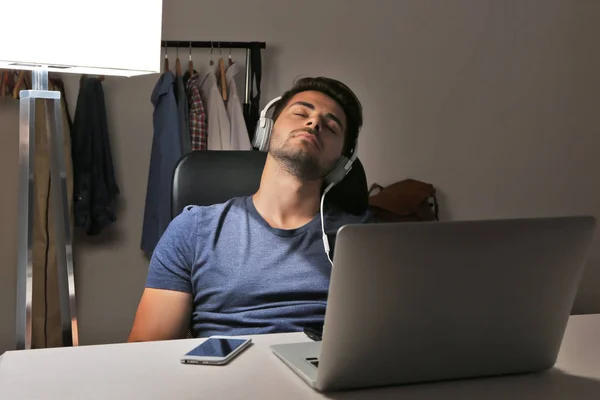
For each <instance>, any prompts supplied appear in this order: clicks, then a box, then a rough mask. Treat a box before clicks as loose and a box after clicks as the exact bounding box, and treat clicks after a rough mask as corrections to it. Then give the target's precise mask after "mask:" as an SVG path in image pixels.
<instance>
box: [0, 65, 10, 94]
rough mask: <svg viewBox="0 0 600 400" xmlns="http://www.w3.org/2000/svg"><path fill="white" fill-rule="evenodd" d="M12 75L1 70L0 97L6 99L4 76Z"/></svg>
mask: <svg viewBox="0 0 600 400" xmlns="http://www.w3.org/2000/svg"><path fill="white" fill-rule="evenodd" d="M8 73H10V71H3V70H0V97H5V95H6V83H5V82H4V76H5V75H6V74H8Z"/></svg>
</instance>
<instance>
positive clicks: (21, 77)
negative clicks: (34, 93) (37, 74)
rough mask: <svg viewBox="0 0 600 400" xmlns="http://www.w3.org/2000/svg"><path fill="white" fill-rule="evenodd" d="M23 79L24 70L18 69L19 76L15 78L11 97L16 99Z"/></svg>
mask: <svg viewBox="0 0 600 400" xmlns="http://www.w3.org/2000/svg"><path fill="white" fill-rule="evenodd" d="M24 80H25V70H24V69H23V70H21V71H19V77H18V78H17V82H16V83H15V86H14V87H13V92H12V96H13V99H18V98H19V92H20V91H21V90H20V89H21V85H23V82H24Z"/></svg>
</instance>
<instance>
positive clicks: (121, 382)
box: [0, 314, 600, 400]
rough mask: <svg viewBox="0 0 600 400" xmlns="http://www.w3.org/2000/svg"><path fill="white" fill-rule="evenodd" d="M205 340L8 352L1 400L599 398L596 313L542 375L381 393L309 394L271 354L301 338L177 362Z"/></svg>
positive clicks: (258, 339) (577, 327) (0, 379)
mask: <svg viewBox="0 0 600 400" xmlns="http://www.w3.org/2000/svg"><path fill="white" fill-rule="evenodd" d="M202 340H203V339H188V340H176V341H165V342H153V343H130V344H114V345H98V346H81V347H76V348H56V349H39V350H28V351H9V352H6V353H5V354H4V355H3V356H1V357H0V399H2V400H9V399H11V400H12V399H48V400H50V399H61V400H62V399H81V400H83V399H103V400H104V399H175V400H181V399H283V400H291V399H317V398H331V399H399V398H402V399H483V398H485V399H503V400H504V399H513V398H514V399H544V400H548V399H561V400H563V399H567V400H571V399H572V400H579V399H594V400H598V399H600V314H595V315H585V316H573V317H571V319H570V321H569V326H568V328H567V333H566V335H565V340H564V341H563V346H562V348H561V352H560V355H559V358H558V362H557V364H556V367H555V368H554V369H553V370H551V371H550V372H548V373H544V374H529V375H519V376H511V377H500V378H486V379H471V380H461V381H454V382H441V383H432V384H419V385H405V386H396V387H389V388H382V389H369V390H360V391H347V392H335V393H329V394H325V395H322V394H320V393H318V392H315V391H313V390H312V389H311V388H310V387H309V386H308V385H306V384H305V383H304V382H303V381H302V380H301V379H300V378H299V377H298V376H297V375H296V374H294V373H293V372H292V371H291V370H290V369H289V368H288V367H287V366H285V365H284V364H283V363H282V362H281V361H280V360H279V359H278V358H277V357H276V356H275V355H274V354H273V353H272V352H271V351H270V349H269V347H268V346H269V345H270V344H275V343H285V342H293V341H304V340H308V339H307V338H306V337H305V336H304V335H303V334H300V333H291V334H278V335H261V336H254V337H253V341H254V345H253V346H252V347H250V348H249V349H248V350H246V351H245V352H244V353H242V354H241V355H240V356H239V357H238V358H237V359H235V360H234V361H232V363H231V364H229V365H227V366H204V365H183V364H180V362H179V357H180V356H181V355H182V354H184V353H185V352H187V351H188V350H190V349H191V348H192V347H194V346H195V345H197V344H199V343H200V342H201V341H202Z"/></svg>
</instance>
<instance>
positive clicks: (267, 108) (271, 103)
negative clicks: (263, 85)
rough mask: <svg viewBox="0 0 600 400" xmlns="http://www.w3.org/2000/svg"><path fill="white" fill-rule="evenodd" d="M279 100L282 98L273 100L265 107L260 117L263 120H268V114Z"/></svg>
mask: <svg viewBox="0 0 600 400" xmlns="http://www.w3.org/2000/svg"><path fill="white" fill-rule="evenodd" d="M279 100H281V96H279V97H275V98H274V99H273V100H271V101H270V102H268V103H267V105H266V106H265V108H263V110H262V111H261V112H260V117H261V118H266V117H267V112H268V111H269V109H270V108H271V107H273V106H275V103H277V102H278V101H279Z"/></svg>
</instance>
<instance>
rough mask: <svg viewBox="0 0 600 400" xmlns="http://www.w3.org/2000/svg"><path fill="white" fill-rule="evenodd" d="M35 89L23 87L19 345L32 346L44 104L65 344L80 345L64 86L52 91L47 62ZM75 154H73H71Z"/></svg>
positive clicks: (36, 74) (34, 78)
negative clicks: (38, 123) (39, 114)
mask: <svg viewBox="0 0 600 400" xmlns="http://www.w3.org/2000/svg"><path fill="white" fill-rule="evenodd" d="M31 75H32V89H31V90H21V91H20V111H19V205H18V207H19V208H18V213H19V215H18V224H19V225H18V232H19V233H18V256H17V307H16V311H17V318H16V324H17V326H16V328H17V329H16V331H17V346H16V347H17V349H18V350H23V349H31V337H32V314H31V309H32V299H33V259H32V255H33V209H34V208H33V206H34V201H35V199H34V197H33V189H34V161H35V160H34V159H35V115H36V113H35V107H36V101H37V100H43V101H44V105H45V115H46V125H47V134H48V144H49V151H50V180H51V185H50V186H51V188H50V190H51V191H52V194H51V196H52V198H51V201H52V203H53V215H54V218H56V220H55V221H54V226H55V238H56V257H57V266H58V290H59V298H60V313H61V326H62V337H63V345H64V346H77V345H78V344H79V338H78V329H77V310H76V302H75V277H74V271H73V247H72V240H71V228H70V214H69V213H70V211H69V202H68V194H67V174H66V168H65V154H64V149H63V126H62V114H61V100H60V98H61V93H60V91H54V90H48V67H47V66H40V67H37V68H35V69H34V70H32V74H31ZM69 156H70V155H69Z"/></svg>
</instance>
